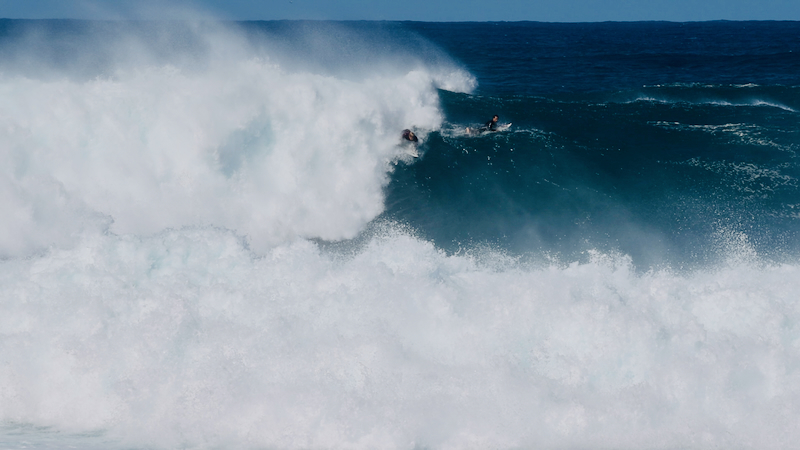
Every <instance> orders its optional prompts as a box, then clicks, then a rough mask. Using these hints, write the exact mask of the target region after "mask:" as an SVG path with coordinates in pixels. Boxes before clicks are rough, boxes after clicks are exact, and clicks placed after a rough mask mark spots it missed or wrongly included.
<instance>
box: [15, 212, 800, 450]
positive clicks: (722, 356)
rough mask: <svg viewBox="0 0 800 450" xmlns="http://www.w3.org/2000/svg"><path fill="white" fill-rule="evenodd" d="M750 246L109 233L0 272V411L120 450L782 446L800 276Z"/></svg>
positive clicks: (797, 373)
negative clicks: (721, 251)
mask: <svg viewBox="0 0 800 450" xmlns="http://www.w3.org/2000/svg"><path fill="white" fill-rule="evenodd" d="M723 235H724V233H723ZM722 237H724V236H722ZM742 239H743V238H742V236H738V235H737V236H734V238H733V239H727V242H728V245H730V246H732V247H735V248H736V249H738V250H737V251H738V253H739V255H740V256H739V257H737V258H736V259H735V260H732V261H731V263H730V265H728V266H725V267H722V268H718V269H716V270H708V271H699V272H695V273H693V274H688V275H677V274H673V273H670V272H654V273H653V272H651V273H647V274H637V273H635V272H634V271H633V270H632V269H631V266H630V264H629V261H628V260H627V259H626V258H612V257H605V256H603V255H596V257H595V258H594V260H593V261H591V262H589V263H586V264H577V263H576V264H571V265H567V266H561V265H546V266H543V267H538V268H534V267H526V266H522V265H519V264H516V263H514V262H513V261H508V260H506V259H504V258H502V256H501V255H494V256H492V254H484V255H481V256H482V258H476V257H470V256H446V255H445V254H443V253H442V252H441V251H439V250H437V249H436V248H435V247H434V246H433V245H432V244H430V243H428V242H425V241H421V240H419V239H417V238H414V237H413V236H411V235H409V234H407V233H406V232H401V231H392V229H391V227H389V228H387V229H385V230H384V231H382V232H380V233H376V235H375V237H373V238H372V239H371V240H370V241H369V242H368V243H367V244H366V246H365V247H364V248H362V249H361V250H360V251H357V252H355V253H353V254H351V255H349V256H346V257H343V256H335V255H331V254H327V253H325V252H322V251H320V250H319V249H318V248H317V246H316V245H314V244H312V243H310V242H308V241H303V240H300V241H296V242H294V243H291V244H281V245H278V246H275V247H273V248H271V249H270V250H269V251H267V252H266V253H265V254H263V255H262V256H255V255H253V254H252V253H250V251H249V250H248V249H247V248H246V247H245V246H243V244H242V241H241V239H240V238H238V237H237V236H236V235H234V234H233V233H231V232H229V231H224V230H220V229H214V228H205V229H185V230H182V231H168V232H162V233H159V234H157V235H154V236H151V237H134V236H128V237H116V236H102V235H95V236H93V237H91V238H87V239H86V240H84V241H82V242H81V245H80V246H79V247H78V248H75V249H71V250H53V251H50V252H48V253H47V254H45V255H42V256H40V257H37V258H29V259H25V260H7V261H5V262H2V263H0V268H2V270H0V277H2V278H1V282H0V299H2V310H3V312H4V313H3V315H2V317H1V318H0V330H2V336H3V339H2V340H1V341H0V355H1V357H2V363H1V364H0V405H2V406H0V419H1V420H2V421H5V422H6V423H15V424H35V425H37V426H41V427H52V429H56V430H60V431H61V432H65V433H66V432H74V433H77V432H81V433H84V436H89V437H85V438H83V441H85V444H86V446H90V445H91V444H92V442H93V439H94V440H99V439H102V440H103V442H110V444H107V448H108V447H127V446H144V447H146V448H176V447H182V448H214V447H236V448H264V447H275V448H414V447H425V448H519V447H523V448H525V447H536V448H563V447H604V448H607V447H613V448H655V447H658V448H711V447H713V448H718V447H731V446H733V447H743V448H756V447H757V448H787V447H790V446H791V445H793V443H794V442H796V441H797V439H798V438H799V437H800V436H798V433H797V432H796V431H792V430H798V428H797V427H794V426H793V425H792V423H793V421H794V418H795V417H797V415H798V413H800V328H799V326H798V324H800V305H798V303H797V301H796V295H795V294H796V292H798V289H800V281H799V280H800V269H798V268H797V267H795V266H787V265H784V266H767V267H762V266H760V265H759V264H758V261H757V258H755V255H753V252H752V251H751V250H752V249H751V250H748V249H747V248H746V247H747V246H746V238H744V240H742ZM743 245H744V248H743V247H742V246H743ZM734 253H735V252H734ZM741 255H744V256H741ZM476 256H478V255H476ZM497 256H500V258H499V259H498V258H497ZM479 260H480V261H482V262H478V261H479ZM493 261H499V263H497V264H495V263H493ZM89 432H94V434H86V433H89ZM92 436H94V437H92ZM43 447H46V446H43Z"/></svg>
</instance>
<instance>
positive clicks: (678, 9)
mask: <svg viewBox="0 0 800 450" xmlns="http://www.w3.org/2000/svg"><path fill="white" fill-rule="evenodd" d="M201 17H206V18H208V17H211V18H219V19H230V20H281V19H291V20H295V19H314V20H316V19H325V20H419V21H432V22H448V21H518V20H532V21H542V22H600V21H635V20H668V21H675V22H687V21H704V20H800V0H158V1H156V0H0V18H9V19H162V18H163V19H193V18H201Z"/></svg>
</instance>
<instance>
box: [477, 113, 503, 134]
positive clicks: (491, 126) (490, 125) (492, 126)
mask: <svg viewBox="0 0 800 450" xmlns="http://www.w3.org/2000/svg"><path fill="white" fill-rule="evenodd" d="M498 120H500V116H498V115H497V114H495V115H494V116H492V120H490V121H488V122H486V125H484V126H483V128H481V131H497V121H498Z"/></svg>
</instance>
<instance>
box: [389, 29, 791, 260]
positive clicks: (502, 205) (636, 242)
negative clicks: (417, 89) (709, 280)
mask: <svg viewBox="0 0 800 450" xmlns="http://www.w3.org/2000/svg"><path fill="white" fill-rule="evenodd" d="M402 26H403V27H408V28H410V29H413V30H415V31H417V32H419V33H420V34H422V35H424V36H426V37H428V38H429V39H431V40H432V41H434V42H436V43H437V44H438V45H441V46H442V47H443V48H445V49H446V50H447V51H448V52H449V53H450V54H452V55H453V56H455V57H456V58H458V60H459V61H461V62H462V63H463V64H464V65H465V66H466V67H467V68H468V70H469V71H470V72H471V73H473V74H475V76H476V77H477V80H478V82H479V86H478V88H477V89H476V91H475V92H474V93H473V94H458V93H450V92H441V98H442V105H443V108H444V110H445V112H446V117H447V122H448V124H450V125H452V126H453V127H462V126H466V125H469V124H474V123H482V122H484V121H486V120H487V119H488V118H490V117H491V116H492V115H493V114H499V115H500V116H501V122H503V121H504V122H512V123H513V127H512V129H511V132H505V133H498V134H495V135H487V136H481V137H480V138H473V137H465V136H448V135H447V133H434V134H433V135H431V136H430V139H429V141H428V142H427V143H426V145H425V146H424V150H425V156H424V157H423V158H422V160H421V161H420V162H419V163H417V164H414V165H411V166H404V167H402V168H401V169H400V170H398V171H397V172H396V173H395V174H394V175H393V178H392V183H391V184H390V186H389V188H388V199H387V205H388V210H387V212H386V215H387V216H388V217H392V218H395V219H398V220H403V221H407V222H409V223H410V224H412V225H413V226H415V227H417V228H419V229H420V230H421V231H422V233H423V235H425V236H426V237H429V238H430V239H433V240H435V241H436V242H437V244H439V245H441V246H443V247H444V248H447V249H448V250H456V249H458V248H462V247H463V246H464V245H465V244H474V243H476V242H485V243H489V244H492V245H497V246H499V247H502V248H505V249H508V250H510V251H512V252H514V253H519V254H526V253H528V252H541V251H545V252H554V253H558V254H562V255H566V256H567V259H572V258H577V257H578V256H577V255H578V254H580V253H581V252H584V251H586V250H589V249H591V248H595V249H601V250H604V251H608V250H617V251H620V252H622V253H624V254H629V255H631V256H632V257H633V258H634V260H635V261H636V262H637V263H639V264H641V265H642V266H643V267H648V266H651V265H656V266H658V265H663V264H665V263H667V264H671V265H673V266H676V267H677V266H684V265H688V266H694V265H696V264H705V263H708V262H710V261H713V260H714V259H715V258H717V257H718V256H719V255H718V253H719V251H720V250H721V249H720V248H719V245H718V244H719V242H717V240H716V239H717V238H718V237H719V233H720V232H721V231H726V232H737V233H745V234H746V235H747V236H749V238H750V240H751V242H752V244H753V245H754V246H755V248H756V249H757V251H758V252H759V253H760V254H763V255H766V256H767V257H769V258H775V259H777V260H782V259H784V258H785V257H787V256H789V257H791V258H794V257H796V256H797V252H798V249H800V246H798V231H799V230H800V226H798V225H799V224H798V220H799V219H798V217H799V216H798V209H797V208H798V202H797V199H798V198H800V195H798V194H800V191H798V189H799V188H800V187H799V186H798V177H800V170H799V169H800V167H798V160H797V151H798V148H799V147H798V145H800V128H799V127H798V126H799V124H800V121H798V118H799V116H798V111H800V75H799V74H800V33H798V32H799V31H800V24H797V23H794V22H704V23H685V24H682V23H659V22H652V23H650V22H647V23H598V24H547V23H480V24H476V23H456V24H424V23H412V24H404V25H402Z"/></svg>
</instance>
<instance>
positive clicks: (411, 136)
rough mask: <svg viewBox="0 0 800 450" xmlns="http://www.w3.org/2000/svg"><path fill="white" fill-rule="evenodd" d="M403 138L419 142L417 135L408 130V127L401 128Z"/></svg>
mask: <svg viewBox="0 0 800 450" xmlns="http://www.w3.org/2000/svg"><path fill="white" fill-rule="evenodd" d="M403 139H405V140H407V141H409V142H419V139H418V138H417V135H416V134H414V132H413V131H411V130H409V129H405V130H403Z"/></svg>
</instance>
